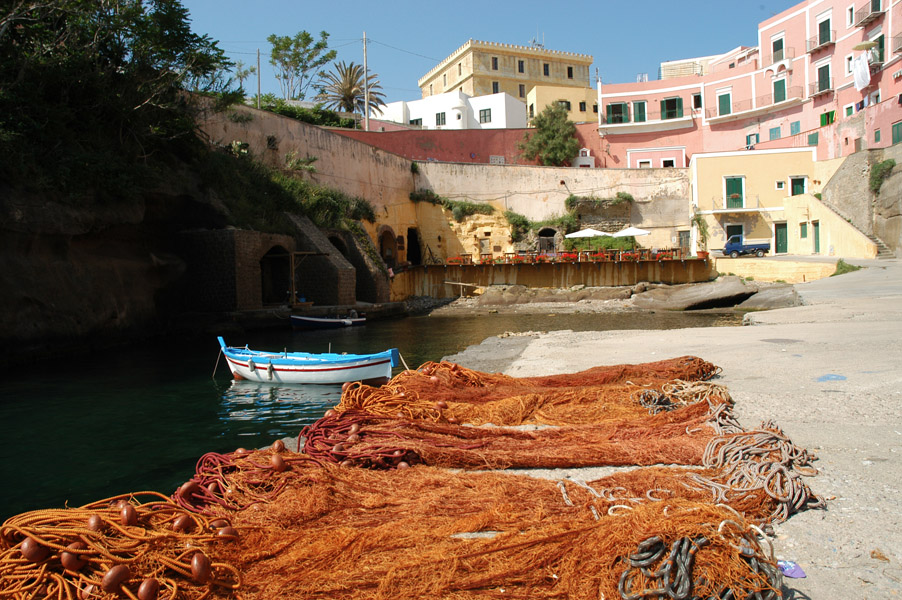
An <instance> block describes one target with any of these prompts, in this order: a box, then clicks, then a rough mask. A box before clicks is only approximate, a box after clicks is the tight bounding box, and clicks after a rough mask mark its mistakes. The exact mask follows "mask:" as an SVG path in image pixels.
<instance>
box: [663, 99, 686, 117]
mask: <svg viewBox="0 0 902 600" xmlns="http://www.w3.org/2000/svg"><path fill="white" fill-rule="evenodd" d="M682 116H683V99H682V98H665V99H664V100H661V118H662V119H679V118H681V117H682Z"/></svg>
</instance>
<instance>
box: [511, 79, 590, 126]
mask: <svg viewBox="0 0 902 600" xmlns="http://www.w3.org/2000/svg"><path fill="white" fill-rule="evenodd" d="M555 103H560V104H563V105H564V107H565V108H566V109H567V113H568V114H567V118H568V119H570V120H571V121H573V122H574V123H587V122H592V121H597V120H598V96H597V94H596V92H595V90H593V89H592V88H589V87H572V86H563V85H537V86H535V87H533V88H532V89H531V90H530V91H529V92H528V93H527V94H526V116H527V118H528V119H529V120H530V121H532V118H533V117H534V116H536V115H537V114H539V113H540V112H542V110H543V109H544V108H545V107H546V106H548V105H549V104H555Z"/></svg>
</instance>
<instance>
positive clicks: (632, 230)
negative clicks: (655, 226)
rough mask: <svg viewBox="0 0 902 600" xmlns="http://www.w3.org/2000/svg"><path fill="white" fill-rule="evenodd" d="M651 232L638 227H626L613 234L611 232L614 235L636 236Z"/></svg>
mask: <svg viewBox="0 0 902 600" xmlns="http://www.w3.org/2000/svg"><path fill="white" fill-rule="evenodd" d="M649 233H651V232H650V231H647V230H645V229H639V228H638V227H627V228H626V229H621V230H620V231H618V232H617V233H615V234H612V235H613V236H614V237H630V236H634V237H638V236H640V235H648V234H649Z"/></svg>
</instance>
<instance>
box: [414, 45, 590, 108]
mask: <svg viewBox="0 0 902 600" xmlns="http://www.w3.org/2000/svg"><path fill="white" fill-rule="evenodd" d="M592 60H593V59H592V56H590V55H588V54H576V53H573V52H562V51H560V50H548V49H546V48H543V47H539V46H517V45H513V44H499V43H496V42H480V41H477V40H468V41H467V43H466V44H464V45H463V46H461V47H460V48H458V49H457V50H455V51H454V52H453V53H451V55H450V56H448V57H447V58H446V59H445V60H443V61H442V62H440V63H439V64H438V65H436V66H435V67H434V68H433V69H432V70H430V71H429V72H428V73H426V75H424V76H423V77H422V78H420V80H419V82H418V85H419V86H420V91H421V92H422V94H423V98H427V97H429V96H433V95H435V94H442V93H445V92H450V91H452V90H460V91H462V92H463V93H465V94H468V95H470V96H485V95H488V94H498V93H501V92H505V93H507V94H510V95H511V96H513V97H514V98H519V99H520V100H523V101H525V100H526V95H527V93H529V91H530V90H531V89H532V88H533V87H534V86H537V85H551V86H559V87H574V88H587V87H589V67H590V66H591V65H592Z"/></svg>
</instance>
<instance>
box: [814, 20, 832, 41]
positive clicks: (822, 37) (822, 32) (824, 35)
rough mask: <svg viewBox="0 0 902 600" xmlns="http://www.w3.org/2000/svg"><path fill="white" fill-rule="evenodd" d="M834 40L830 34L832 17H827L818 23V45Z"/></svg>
mask: <svg viewBox="0 0 902 600" xmlns="http://www.w3.org/2000/svg"><path fill="white" fill-rule="evenodd" d="M832 41H833V40H832V39H831V36H830V19H825V20H823V21H821V22H820V23H818V24H817V43H818V45H820V46H823V45H824V44H829V43H830V42H832Z"/></svg>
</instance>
